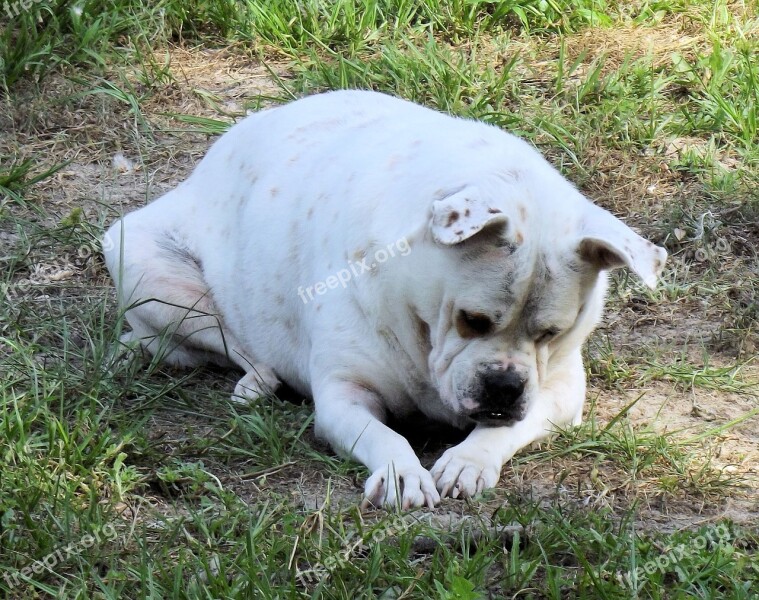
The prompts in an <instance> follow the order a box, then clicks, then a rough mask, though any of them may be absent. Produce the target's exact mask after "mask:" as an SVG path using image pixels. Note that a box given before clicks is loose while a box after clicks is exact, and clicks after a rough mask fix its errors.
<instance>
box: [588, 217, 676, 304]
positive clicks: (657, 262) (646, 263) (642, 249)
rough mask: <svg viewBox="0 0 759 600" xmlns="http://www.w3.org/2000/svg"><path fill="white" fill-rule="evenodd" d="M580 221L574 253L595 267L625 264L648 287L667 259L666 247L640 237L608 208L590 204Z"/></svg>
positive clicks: (657, 275) (655, 279)
mask: <svg viewBox="0 0 759 600" xmlns="http://www.w3.org/2000/svg"><path fill="white" fill-rule="evenodd" d="M591 206H592V208H591V209H590V210H589V211H588V213H587V214H586V216H585V220H584V221H583V224H582V234H581V239H580V242H579V245H578V247H577V253H578V254H579V255H580V256H581V257H582V258H583V259H584V260H586V261H588V262H590V263H592V264H593V265H595V266H596V267H597V268H598V269H603V270H611V269H616V268H619V267H624V266H627V267H629V268H630V269H632V270H633V271H634V272H635V273H636V274H637V275H638V277H640V278H641V279H642V280H643V282H644V283H645V284H646V285H647V286H648V287H650V288H651V289H653V288H655V287H656V281H657V279H658V277H659V273H661V271H662V269H663V268H664V262H665V261H666V260H667V251H666V250H665V249H664V248H660V247H659V246H655V245H654V244H652V243H651V242H649V241H648V240H645V239H643V238H642V237H640V236H639V235H638V234H637V233H635V232H634V231H633V230H632V229H630V228H629V227H628V226H627V225H625V224H624V223H623V222H622V221H620V220H619V219H617V218H616V217H615V216H614V215H612V214H611V213H610V212H608V211H606V210H604V209H602V208H600V207H598V206H595V205H591Z"/></svg>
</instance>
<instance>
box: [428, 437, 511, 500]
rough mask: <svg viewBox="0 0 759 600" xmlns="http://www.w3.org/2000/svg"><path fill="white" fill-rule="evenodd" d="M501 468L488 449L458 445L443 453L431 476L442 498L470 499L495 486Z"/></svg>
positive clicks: (499, 462)
mask: <svg viewBox="0 0 759 600" xmlns="http://www.w3.org/2000/svg"><path fill="white" fill-rule="evenodd" d="M501 466H502V465H501V461H500V460H498V459H497V458H496V457H494V456H493V455H492V454H491V453H490V452H489V451H488V450H486V449H484V448H481V447H477V446H471V447H466V446H465V445H464V444H460V445H458V446H454V447H453V448H449V449H448V450H446V451H445V452H444V453H443V456H441V457H440V458H439V459H438V461H437V462H436V463H435V466H434V467H432V471H431V473H432V477H433V478H434V479H435V483H436V484H437V489H438V491H439V492H440V497H441V498H445V497H446V496H450V497H451V498H458V497H462V498H471V497H472V496H476V495H477V494H479V493H480V492H482V490H486V489H488V488H492V487H494V486H495V484H496V483H498V478H499V477H500V476H501Z"/></svg>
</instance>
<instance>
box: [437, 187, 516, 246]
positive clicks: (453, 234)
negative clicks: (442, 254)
mask: <svg viewBox="0 0 759 600" xmlns="http://www.w3.org/2000/svg"><path fill="white" fill-rule="evenodd" d="M507 222H508V218H507V217H506V215H505V214H504V213H503V211H502V210H501V209H500V208H498V207H497V206H496V205H495V203H493V202H491V201H489V200H488V199H486V198H485V197H484V196H483V195H482V194H481V193H480V190H479V189H478V188H477V187H474V186H467V187H465V188H464V189H462V190H459V191H457V192H455V193H453V194H451V195H450V196H446V197H445V198H442V199H440V200H435V201H434V202H433V203H432V219H431V220H430V231H431V232H432V237H433V239H434V240H435V241H436V242H437V243H438V244H443V245H445V246H453V245H455V244H458V243H460V242H463V241H464V240H467V239H469V238H470V237H472V236H473V235H475V234H477V233H479V232H480V231H482V230H483V229H485V228H486V227H489V226H490V225H495V224H502V225H505V224H506V223H507Z"/></svg>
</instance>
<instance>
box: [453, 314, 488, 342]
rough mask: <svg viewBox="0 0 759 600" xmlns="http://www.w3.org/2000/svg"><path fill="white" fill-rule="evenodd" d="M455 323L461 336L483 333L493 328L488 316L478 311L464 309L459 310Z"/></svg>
mask: <svg viewBox="0 0 759 600" xmlns="http://www.w3.org/2000/svg"><path fill="white" fill-rule="evenodd" d="M456 325H457V329H458V331H459V335H460V336H461V337H473V336H476V335H485V334H487V333H490V331H491V330H492V329H493V321H492V320H491V319H490V317H487V316H485V315H483V314H479V313H470V312H467V311H465V310H462V311H460V312H459V318H458V321H457V323H456Z"/></svg>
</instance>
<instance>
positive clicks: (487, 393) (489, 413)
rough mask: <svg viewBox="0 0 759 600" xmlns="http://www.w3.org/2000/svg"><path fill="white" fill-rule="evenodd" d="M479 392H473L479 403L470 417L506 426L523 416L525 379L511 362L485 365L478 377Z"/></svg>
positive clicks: (481, 421)
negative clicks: (494, 365)
mask: <svg viewBox="0 0 759 600" xmlns="http://www.w3.org/2000/svg"><path fill="white" fill-rule="evenodd" d="M478 382H479V386H478V387H479V393H478V394H474V397H475V398H476V400H477V403H478V405H479V406H477V407H476V408H475V409H474V410H472V411H471V412H470V413H469V418H470V419H472V420H473V421H476V422H477V423H481V424H485V425H491V424H492V425H501V426H502V425H509V424H511V423H514V422H515V421H519V420H521V419H523V418H524V413H525V402H524V388H525V386H526V384H527V380H526V379H525V378H524V377H523V376H522V375H520V374H519V372H518V371H517V369H516V367H515V366H514V365H513V364H512V365H509V366H508V368H506V369H505V370H504V369H499V368H492V367H490V368H488V369H487V370H485V371H483V372H482V374H481V375H480V376H479V377H478Z"/></svg>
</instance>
